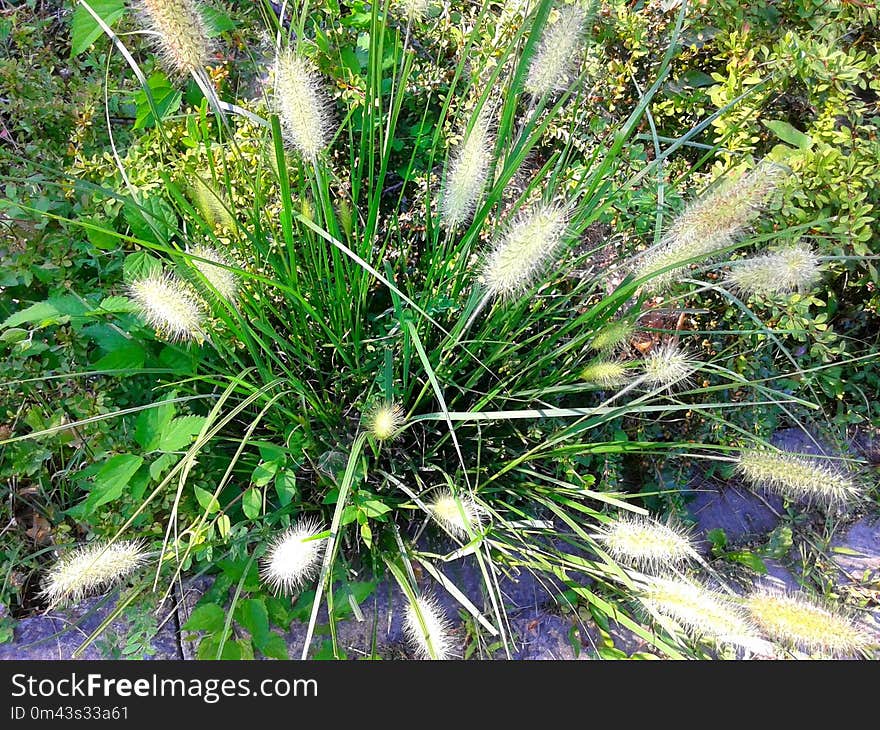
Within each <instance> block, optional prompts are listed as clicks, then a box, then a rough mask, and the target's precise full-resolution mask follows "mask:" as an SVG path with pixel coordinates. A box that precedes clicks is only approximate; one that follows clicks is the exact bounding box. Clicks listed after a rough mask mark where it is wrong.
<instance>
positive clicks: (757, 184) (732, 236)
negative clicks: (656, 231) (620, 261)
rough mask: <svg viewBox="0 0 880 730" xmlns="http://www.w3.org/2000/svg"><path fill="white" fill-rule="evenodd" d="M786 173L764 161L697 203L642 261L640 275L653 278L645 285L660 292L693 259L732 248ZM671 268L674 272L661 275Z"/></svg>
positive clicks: (637, 266)
mask: <svg viewBox="0 0 880 730" xmlns="http://www.w3.org/2000/svg"><path fill="white" fill-rule="evenodd" d="M782 172H783V170H782V168H781V167H779V166H778V165H774V164H772V163H762V164H760V165H758V166H757V167H756V168H755V169H754V170H752V171H751V172H748V173H746V174H744V175H742V176H741V177H740V178H739V179H738V180H736V181H735V182H729V181H724V182H722V183H721V184H720V185H719V186H718V187H717V188H716V189H715V190H714V191H712V192H710V193H708V194H707V195H705V196H704V197H702V198H699V199H697V200H694V201H693V202H691V203H690V204H689V205H688V206H687V207H686V208H685V210H684V211H683V212H682V213H681V214H680V215H679V216H678V217H677V218H676V219H675V220H674V221H673V222H672V225H671V226H670V227H669V229H668V230H667V232H666V233H665V234H664V236H663V238H662V239H661V241H660V243H659V244H657V245H656V246H655V247H653V248H651V249H649V250H648V251H646V252H645V253H644V254H643V255H642V256H640V257H639V258H638V260H637V261H636V263H635V266H634V273H635V275H636V277H637V278H642V277H646V276H651V277H652V278H651V279H650V280H649V281H647V282H645V284H644V286H645V287H646V288H648V289H651V290H653V291H658V290H661V289H663V288H665V287H667V286H669V285H670V284H672V283H674V282H675V280H676V279H677V278H679V277H680V272H681V269H682V268H684V267H686V266H688V265H689V262H690V260H691V259H694V260H699V261H705V260H708V259H710V258H711V257H712V256H713V255H714V254H716V253H718V252H720V251H722V250H724V249H726V248H728V247H729V246H732V245H733V244H734V243H735V242H736V240H737V238H738V237H739V236H741V235H742V233H743V232H744V231H745V230H746V229H747V227H748V226H749V225H750V224H751V223H752V222H753V221H754V220H755V219H756V218H757V217H758V216H759V215H760V213H761V208H762V206H763V205H764V203H765V202H766V200H767V198H768V197H769V195H770V193H771V192H772V191H773V190H774V189H775V188H776V185H777V182H778V181H779V179H780V177H781V176H782ZM685 262H688V263H685ZM667 267H671V268H669V270H667V271H663V273H659V272H661V271H662V270H663V269H666V268H667Z"/></svg>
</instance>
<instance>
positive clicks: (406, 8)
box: [394, 0, 430, 20]
mask: <svg viewBox="0 0 880 730" xmlns="http://www.w3.org/2000/svg"><path fill="white" fill-rule="evenodd" d="M429 6H430V3H429V1H428V0H395V2H394V8H395V10H397V12H398V13H400V15H402V16H403V17H404V18H408V19H409V20H415V19H416V18H423V17H424V16H425V15H426V14H427V13H428V7H429Z"/></svg>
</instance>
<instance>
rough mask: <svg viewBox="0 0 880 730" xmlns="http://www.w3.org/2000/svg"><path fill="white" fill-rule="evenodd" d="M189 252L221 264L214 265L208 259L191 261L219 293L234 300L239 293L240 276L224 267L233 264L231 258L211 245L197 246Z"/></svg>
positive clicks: (227, 298)
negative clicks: (230, 261)
mask: <svg viewBox="0 0 880 730" xmlns="http://www.w3.org/2000/svg"><path fill="white" fill-rule="evenodd" d="M187 253H190V254H192V255H193V256H198V257H199V258H202V259H207V260H208V261H213V262H214V263H216V264H221V266H214V265H213V264H209V263H208V262H207V261H198V260H196V259H191V261H190V263H191V264H192V265H193V266H195V267H196V269H198V270H199V272H200V273H201V274H202V276H204V277H205V278H206V279H207V280H208V281H209V282H210V284H211V286H213V287H214V289H216V290H217V293H218V294H219V295H220V296H221V297H223V298H224V299H226V300H227V301H230V302H234V301H235V296H236V294H237V293H238V277H237V276H236V275H235V273H234V272H232V271H230V270H229V269H225V268H223V266H230V265H231V264H230V263H229V260H228V259H227V258H226V257H225V256H223V254H221V253H220V252H219V251H217V249H215V248H212V247H211V246H195V247H193V248H191V249H189V250H188V252H187Z"/></svg>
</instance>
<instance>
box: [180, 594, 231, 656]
mask: <svg viewBox="0 0 880 730" xmlns="http://www.w3.org/2000/svg"><path fill="white" fill-rule="evenodd" d="M225 623H226V614H225V613H224V612H223V609H222V608H220V606H218V605H217V604H216V603H205V604H203V605H201V606H196V608H195V610H193V612H192V614H191V615H190V617H189V618H188V619H187V621H186V623H185V624H184V625H183V626H181V627H180V628H181V629H183V630H184V631H210V632H211V633H215V632H217V631H221V630H222V629H223V626H224V624H225ZM212 658H213V657H212Z"/></svg>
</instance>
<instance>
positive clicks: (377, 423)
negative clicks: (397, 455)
mask: <svg viewBox="0 0 880 730" xmlns="http://www.w3.org/2000/svg"><path fill="white" fill-rule="evenodd" d="M405 422H406V417H405V415H404V413H403V409H402V408H401V407H400V406H399V405H398V404H397V403H395V402H394V401H384V402H381V403H379V404H378V405H376V406H374V407H373V409H372V410H371V411H370V412H369V414H368V415H367V427H368V428H369V430H370V433H372V434H373V436H374V437H375V438H376V439H378V440H379V441H391V440H393V439H394V438H396V437H397V435H398V433H399V432H400V429H401V427H402V426H403V425H404V423H405Z"/></svg>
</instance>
